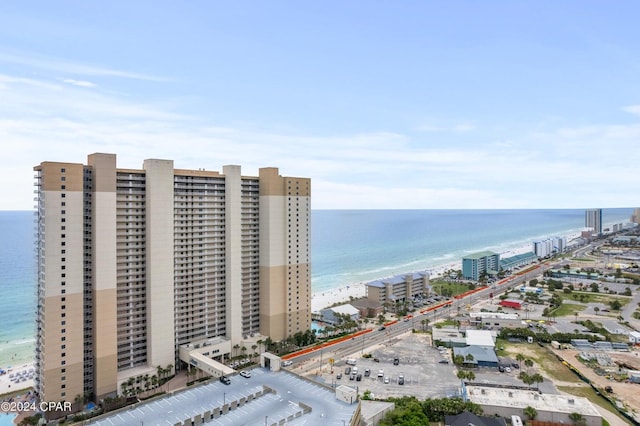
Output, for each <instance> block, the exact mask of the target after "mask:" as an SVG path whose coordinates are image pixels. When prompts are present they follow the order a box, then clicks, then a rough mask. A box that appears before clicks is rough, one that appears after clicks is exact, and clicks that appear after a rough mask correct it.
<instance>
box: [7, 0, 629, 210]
mask: <svg viewBox="0 0 640 426" xmlns="http://www.w3.org/2000/svg"><path fill="white" fill-rule="evenodd" d="M638 16H640V4H638V3H636V2H624V3H620V2H619V3H615V4H610V3H605V2H597V1H589V0H587V1H567V2H554V1H548V0H547V1H538V2H510V1H506V0H505V1H486V2H473V1H459V2H436V1H406V2H396V3H394V2H391V3H390V2H376V1H373V2H371V1H351V2H337V1H327V2H293V1H276V2H247V1H234V2H230V1H216V2H208V1H204V0H196V1H192V2H170V1H136V2H124V1H111V2H82V1H64V0H62V1H57V2H49V1H28V0H27V1H24V2H2V3H0V143H1V146H2V155H1V156H0V173H2V179H1V182H2V184H1V185H2V187H1V188H0V190H2V193H3V197H2V199H1V201H0V210H31V209H33V205H34V201H33V175H34V173H33V170H32V168H33V166H35V165H37V164H39V163H40V162H41V161H69V162H78V163H85V162H86V156H87V154H90V153H94V152H107V153H115V154H117V155H118V166H119V167H123V168H141V167H142V162H143V160H144V159H147V158H163V159H172V160H174V166H175V167H176V168H184V169H197V168H205V169H208V170H220V171H221V170H222V166H223V165H226V164H238V165H241V166H242V171H243V174H245V175H255V174H256V173H257V169H258V168H259V167H271V166H273V167H278V168H279V169H280V172H281V174H283V175H287V176H303V177H310V178H311V179H312V208H314V209H407V208H412V209H420V208H424V209H460V208H464V209H466V208H472V209H492V208H593V207H598V208H610V207H636V206H638V205H640V201H639V200H638V199H637V195H636V194H637V186H638V180H639V178H638V167H639V165H640V148H638V141H639V140H640V84H638V81H640V45H638V43H637V40H638V39H640V26H638V24H637V17H638Z"/></svg>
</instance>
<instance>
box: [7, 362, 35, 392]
mask: <svg viewBox="0 0 640 426" xmlns="http://www.w3.org/2000/svg"><path fill="white" fill-rule="evenodd" d="M1 368H2V369H3V370H5V371H6V373H5V374H3V375H1V376H0V395H4V394H6V393H11V392H15V391H18V390H23V389H28V388H32V387H33V385H34V383H33V379H34V377H35V370H34V365H33V363H32V362H31V363H21V364H18V365H12V366H7V367H1Z"/></svg>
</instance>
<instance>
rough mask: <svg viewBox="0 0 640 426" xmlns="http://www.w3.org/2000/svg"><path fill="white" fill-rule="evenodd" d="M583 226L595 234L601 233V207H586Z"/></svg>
mask: <svg viewBox="0 0 640 426" xmlns="http://www.w3.org/2000/svg"><path fill="white" fill-rule="evenodd" d="M584 226H586V227H587V228H590V229H592V230H593V232H594V233H595V234H598V235H600V234H602V209H588V210H586V211H585V213H584Z"/></svg>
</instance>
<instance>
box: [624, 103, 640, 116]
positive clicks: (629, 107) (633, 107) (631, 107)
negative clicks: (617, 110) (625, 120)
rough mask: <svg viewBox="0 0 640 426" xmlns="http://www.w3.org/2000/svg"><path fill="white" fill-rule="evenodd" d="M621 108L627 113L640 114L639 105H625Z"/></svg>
mask: <svg viewBox="0 0 640 426" xmlns="http://www.w3.org/2000/svg"><path fill="white" fill-rule="evenodd" d="M622 110H623V111H624V112H628V113H629V114H633V115H640V105H627V106H625V107H622Z"/></svg>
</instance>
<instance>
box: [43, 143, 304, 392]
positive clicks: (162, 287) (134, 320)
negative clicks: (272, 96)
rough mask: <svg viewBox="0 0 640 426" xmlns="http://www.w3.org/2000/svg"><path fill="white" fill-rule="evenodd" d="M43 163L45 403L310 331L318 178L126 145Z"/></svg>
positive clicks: (119, 387)
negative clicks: (123, 163) (125, 149)
mask: <svg viewBox="0 0 640 426" xmlns="http://www.w3.org/2000/svg"><path fill="white" fill-rule="evenodd" d="M34 170H35V194H36V203H37V205H36V208H37V212H36V236H37V263H38V287H37V288H38V293H37V297H38V302H37V342H36V377H37V378H36V391H37V392H38V395H39V397H40V399H41V400H42V401H47V402H49V401H74V399H75V398H76V397H78V396H84V395H90V396H91V397H92V398H94V399H95V400H100V399H102V398H105V397H111V396H115V395H116V394H117V393H121V392H123V391H124V390H125V388H126V387H127V385H126V383H127V382H129V383H131V379H132V378H136V383H138V380H139V378H140V377H146V379H147V380H148V378H149V377H151V376H153V375H156V373H158V372H160V371H173V370H175V369H179V368H181V367H183V366H186V365H187V364H189V365H195V366H196V367H197V368H200V369H202V370H204V371H206V372H207V373H208V374H210V375H213V376H216V375H222V374H223V373H224V372H228V370H229V367H228V366H227V365H225V361H227V360H228V358H229V357H230V356H232V355H235V354H234V352H238V348H243V349H245V348H253V347H254V346H258V345H259V347H260V349H258V351H260V350H262V349H264V345H262V344H261V343H262V341H265V340H266V339H270V340H272V341H274V342H277V341H281V340H283V339H285V338H287V337H288V336H292V335H294V334H295V333H297V332H305V331H306V330H308V329H309V328H310V325H311V302H310V300H311V294H310V281H311V280H310V276H311V271H310V259H311V257H310V256H311V255H310V252H309V249H310V243H309V241H310V239H309V233H310V208H311V200H310V195H311V188H310V185H311V182H310V180H309V179H308V178H299V177H283V176H280V175H279V172H278V169H277V168H262V169H260V170H259V173H258V176H243V175H242V174H241V172H240V167H239V166H232V165H231V166H224V167H223V168H222V172H217V171H209V170H205V169H198V170H183V169H175V168H174V165H173V161H172V160H157V159H149V160H144V162H143V166H142V169H124V168H117V167H116V155H114V154H91V155H89V156H88V160H87V164H79V163H64V162H43V163H41V164H40V165H38V166H36V167H35V168H34ZM252 350H254V349H252ZM237 354H239V352H238V353H237ZM123 383H124V385H123ZM138 386H141V387H144V384H139V385H138Z"/></svg>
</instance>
